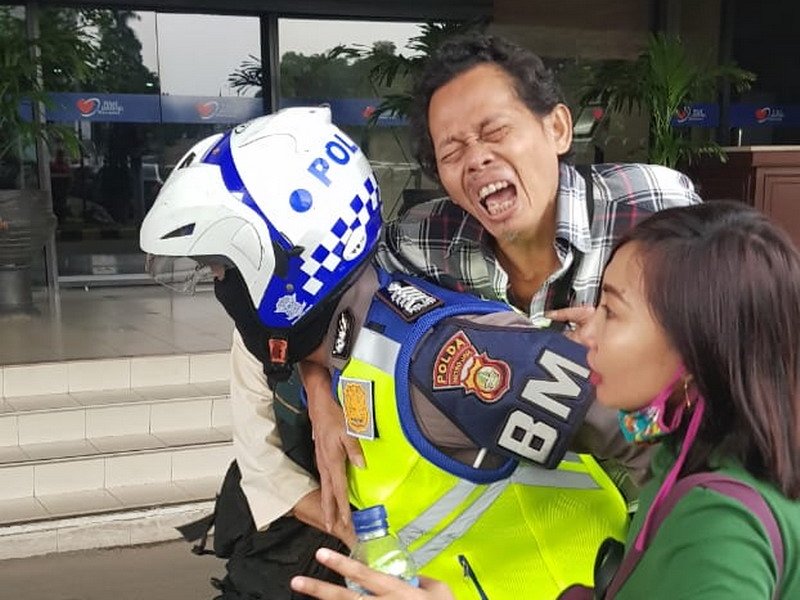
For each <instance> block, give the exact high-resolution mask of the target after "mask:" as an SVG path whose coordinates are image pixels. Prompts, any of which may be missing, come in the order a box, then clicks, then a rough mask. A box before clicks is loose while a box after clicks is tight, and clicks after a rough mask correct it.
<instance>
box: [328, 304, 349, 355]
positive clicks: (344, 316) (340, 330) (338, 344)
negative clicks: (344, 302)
mask: <svg viewBox="0 0 800 600" xmlns="http://www.w3.org/2000/svg"><path fill="white" fill-rule="evenodd" d="M353 327H354V320H353V313H351V312H350V309H349V308H346V309H344V310H343V311H342V312H340V313H339V316H338V318H337V319H336V337H335V338H334V340H333V348H331V355H332V356H333V357H334V358H341V359H342V360H347V359H348V358H350V352H351V351H352V349H353Z"/></svg>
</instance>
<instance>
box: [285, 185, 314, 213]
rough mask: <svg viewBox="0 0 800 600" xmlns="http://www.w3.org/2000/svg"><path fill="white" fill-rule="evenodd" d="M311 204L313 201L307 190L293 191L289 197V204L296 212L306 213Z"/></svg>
mask: <svg viewBox="0 0 800 600" xmlns="http://www.w3.org/2000/svg"><path fill="white" fill-rule="evenodd" d="M313 203H314V199H313V198H312V197H311V193H310V192H309V191H308V190H303V189H300V190H295V191H293V192H292V194H291V196H289V204H290V205H291V207H292V208H293V209H294V210H295V211H297V212H306V211H307V210H308V209H309V208H311V205H312V204H313Z"/></svg>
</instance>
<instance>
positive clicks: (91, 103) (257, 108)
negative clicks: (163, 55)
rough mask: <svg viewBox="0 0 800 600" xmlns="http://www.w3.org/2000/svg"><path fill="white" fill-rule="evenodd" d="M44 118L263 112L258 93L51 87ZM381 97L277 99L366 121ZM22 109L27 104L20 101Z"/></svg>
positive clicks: (231, 117) (210, 119)
mask: <svg viewBox="0 0 800 600" xmlns="http://www.w3.org/2000/svg"><path fill="white" fill-rule="evenodd" d="M50 99H51V104H50V106H48V107H47V120H48V121H55V122H66V123H70V122H75V121H95V122H125V123H222V124H236V123H242V122H244V121H247V120H249V119H253V118H255V117H258V116H260V115H262V114H264V108H263V103H262V100H261V98H242V97H238V96H225V97H218V96H169V95H157V94H98V93H94V92H55V93H52V94H50ZM380 103H381V99H380V98H328V99H325V98H281V100H280V107H281V108H285V107H289V106H319V105H322V104H325V105H327V106H330V108H331V113H332V116H333V122H334V123H335V124H336V125H339V126H365V125H367V123H368V122H369V119H370V117H371V116H372V115H373V114H374V113H375V111H376V109H377V107H378V105H379V104H380ZM20 111H21V112H23V113H24V114H26V116H27V112H29V111H30V107H29V106H28V107H26V106H24V105H21V106H20ZM406 123H407V121H406V119H405V118H404V117H398V116H396V115H390V114H383V115H381V116H380V117H379V118H378V120H377V123H376V124H377V125H378V126H379V127H401V126H403V125H406Z"/></svg>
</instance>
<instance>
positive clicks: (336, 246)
mask: <svg viewBox="0 0 800 600" xmlns="http://www.w3.org/2000/svg"><path fill="white" fill-rule="evenodd" d="M364 189H365V191H366V199H362V198H361V196H359V195H356V196H355V197H354V198H353V199H352V200H351V201H350V204H349V206H348V208H349V210H348V211H347V213H346V214H343V215H341V216H340V218H339V219H338V220H337V221H336V223H334V225H333V227H332V228H331V230H330V231H328V233H326V234H325V236H324V237H323V238H322V240H321V241H320V243H319V245H318V246H317V247H316V248H315V249H314V250H313V251H311V252H310V254H309V255H308V256H307V257H304V261H303V264H302V266H301V267H300V271H301V273H299V274H298V275H299V278H298V280H297V281H296V282H295V285H296V286H297V287H299V288H301V289H302V290H303V291H305V292H306V293H308V294H310V295H312V296H315V295H316V294H317V293H318V292H319V291H320V289H322V287H323V286H324V285H325V284H326V283H329V282H330V280H331V278H332V276H333V273H334V271H335V270H336V268H337V267H338V266H339V265H340V264H341V263H342V261H343V260H344V258H343V256H342V254H343V252H344V248H345V245H346V243H347V240H348V239H349V238H350V236H351V235H352V233H353V231H355V230H357V229H358V228H360V227H366V225H367V223H368V222H369V221H370V219H373V218H375V216H376V213H379V212H380V191H379V190H378V184H377V182H376V181H375V179H374V178H373V177H372V176H370V177H368V178H367V179H366V180H365V181H364ZM358 258H362V257H358Z"/></svg>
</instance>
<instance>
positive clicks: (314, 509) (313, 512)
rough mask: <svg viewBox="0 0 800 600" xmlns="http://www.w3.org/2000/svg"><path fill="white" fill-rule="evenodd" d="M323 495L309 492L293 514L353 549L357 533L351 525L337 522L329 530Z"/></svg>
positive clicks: (299, 501) (293, 510) (317, 491)
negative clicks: (324, 517) (323, 505)
mask: <svg viewBox="0 0 800 600" xmlns="http://www.w3.org/2000/svg"><path fill="white" fill-rule="evenodd" d="M321 508H322V493H321V492H320V490H318V489H317V490H314V491H313V492H309V493H308V494H306V495H305V496H303V497H302V498H300V500H298V502H297V504H295V505H294V508H293V509H292V514H293V515H294V516H295V517H296V518H297V519H298V520H300V521H302V522H303V523H305V524H306V525H311V526H312V527H316V528H317V529H319V530H320V531H326V530H327V531H328V533H330V534H332V535H335V536H336V537H337V538H339V539H340V540H342V541H343V542H344V543H345V544H347V547H348V548H352V547H353V545H354V544H355V543H356V539H357V538H356V532H355V530H354V529H353V526H352V525H351V524H350V523H342V522H341V521H336V522H335V523H334V526H333V528H332V529H328V528H327V527H326V525H325V523H324V522H323V518H322V510H321Z"/></svg>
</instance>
